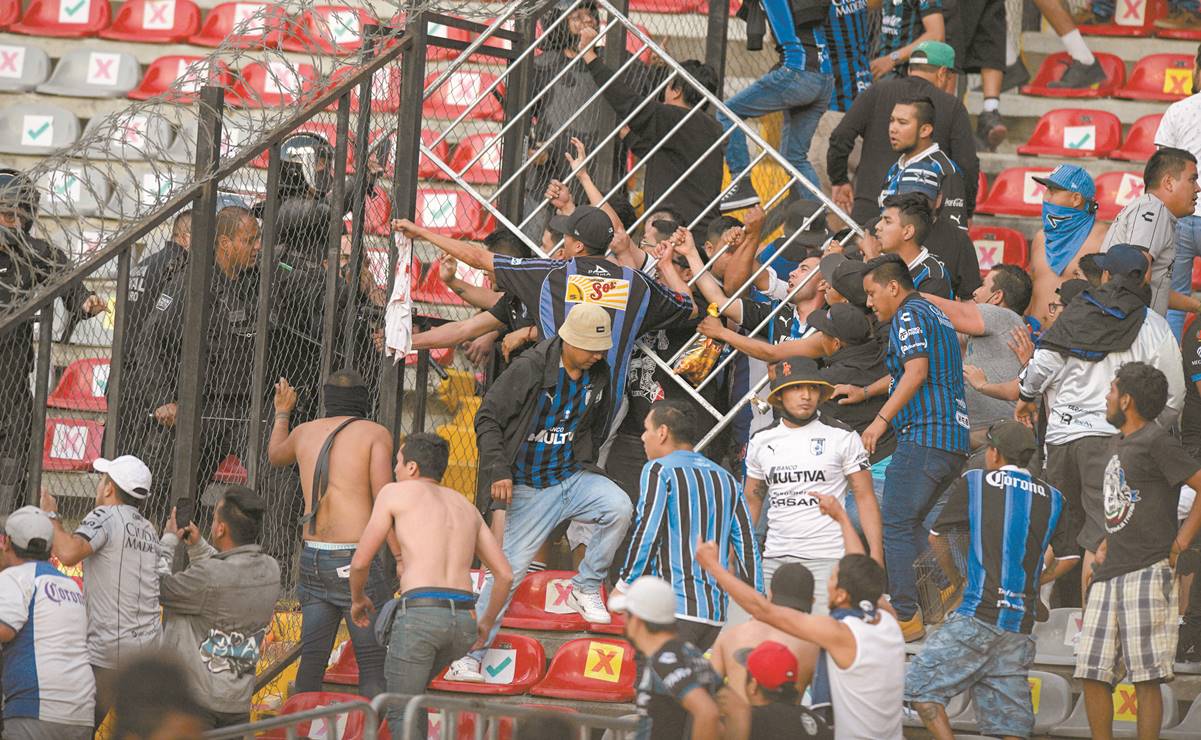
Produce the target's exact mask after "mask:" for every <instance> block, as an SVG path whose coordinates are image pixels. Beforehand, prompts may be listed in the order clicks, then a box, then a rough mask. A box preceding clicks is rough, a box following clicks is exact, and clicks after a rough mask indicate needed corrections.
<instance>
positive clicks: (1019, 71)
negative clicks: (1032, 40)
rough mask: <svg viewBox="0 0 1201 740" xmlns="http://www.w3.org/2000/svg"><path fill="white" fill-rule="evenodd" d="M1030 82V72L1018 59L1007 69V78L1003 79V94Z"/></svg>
mask: <svg viewBox="0 0 1201 740" xmlns="http://www.w3.org/2000/svg"><path fill="white" fill-rule="evenodd" d="M1029 81H1030V70H1028V69H1026V63H1025V62H1023V61H1022V60H1021V57H1019V58H1018V60H1017V61H1016V62H1014V63H1013V64H1011V65H1009V66H1008V67H1006V68H1005V76H1004V77H1002V78H1001V92H1005V91H1007V90H1013V89H1014V88H1018V87H1021V86H1022V85H1025V84H1026V83H1027V82H1029Z"/></svg>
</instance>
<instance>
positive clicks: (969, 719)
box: [951, 671, 1072, 735]
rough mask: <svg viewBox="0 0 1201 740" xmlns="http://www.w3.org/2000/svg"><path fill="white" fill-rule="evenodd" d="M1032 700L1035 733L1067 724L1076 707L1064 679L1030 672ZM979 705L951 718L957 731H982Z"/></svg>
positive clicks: (973, 704)
mask: <svg viewBox="0 0 1201 740" xmlns="http://www.w3.org/2000/svg"><path fill="white" fill-rule="evenodd" d="M1029 681H1030V700H1031V703H1032V704H1033V709H1034V734H1035V735H1042V734H1045V733H1047V732H1048V731H1050V730H1051V728H1053V727H1055V726H1056V725H1058V724H1059V723H1060V722H1063V721H1064V719H1066V718H1067V716H1068V712H1069V711H1070V710H1071V708H1072V685H1071V684H1070V683H1069V682H1068V680H1067V679H1066V678H1064V677H1063V676H1060V675H1057V674H1054V673H1047V672H1046V671H1030V674H1029ZM976 722H977V718H976V703H975V702H970V701H969V702H968V705H967V707H966V708H965V709H964V710H963V712H962V713H960V714H959V716H957V717H954V718H953V719H951V728H952V729H954V730H971V731H974V730H978V729H979V727H978V726H977V724H976Z"/></svg>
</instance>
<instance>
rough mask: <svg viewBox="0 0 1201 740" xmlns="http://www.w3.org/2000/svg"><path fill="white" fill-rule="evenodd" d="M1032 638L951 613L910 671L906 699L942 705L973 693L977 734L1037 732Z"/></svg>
mask: <svg viewBox="0 0 1201 740" xmlns="http://www.w3.org/2000/svg"><path fill="white" fill-rule="evenodd" d="M1034 651H1035V642H1034V638H1033V637H1031V636H1030V635H1023V634H1019V633H1017V632H1009V631H1007V630H1003V629H1001V628H1000V627H997V626H996V625H992V624H988V623H986V622H982V621H980V620H979V619H976V618H975V617H969V616H966V615H963V614H959V613H952V614H951V615H949V616H948V617H947V621H946V623H945V624H943V626H942V627H940V628H939V629H938V630H936V631H934V632H933V633H932V634H931V635H930V637H929V638H928V639H927V640H926V644H925V646H924V647H923V648H922V651H921V652H920V653H918V654H917V655H916V656H914V658H913V660H912V661H910V663H909V668H908V670H907V671H906V673H905V701H909V702H918V703H933V704H941V705H943V706H944V707H945V706H946V705H947V704H948V703H949V702H950V701H951V699H952V698H953V697H955V696H958V695H959V694H961V693H963V692H964V691H971V692H972V694H971V696H972V703H973V704H974V705H975V707H976V717H977V732H979V733H980V734H982V735H1012V736H1015V737H1029V736H1030V733H1031V732H1032V731H1033V730H1034V709H1033V707H1032V706H1031V700H1030V684H1029V674H1030V664H1031V663H1033V662H1034Z"/></svg>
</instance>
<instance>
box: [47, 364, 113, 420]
mask: <svg viewBox="0 0 1201 740" xmlns="http://www.w3.org/2000/svg"><path fill="white" fill-rule="evenodd" d="M108 368H109V361H108V358H107V357H102V358H91V359H86V360H75V361H74V362H72V363H71V364H70V365H67V369H66V370H64V371H63V376H62V377H61V378H59V379H58V385H57V386H55V387H54V390H53V391H51V392H50V395H49V396H48V397H47V398H46V405H47V406H50V407H52V408H56V409H75V410H79V411H100V412H104V411H108V396H106V395H105V391H106V390H107V388H108Z"/></svg>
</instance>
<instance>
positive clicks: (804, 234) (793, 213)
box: [784, 200, 830, 247]
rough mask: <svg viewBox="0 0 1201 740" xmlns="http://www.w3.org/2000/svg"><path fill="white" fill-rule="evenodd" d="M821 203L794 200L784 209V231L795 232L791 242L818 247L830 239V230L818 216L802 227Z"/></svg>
mask: <svg viewBox="0 0 1201 740" xmlns="http://www.w3.org/2000/svg"><path fill="white" fill-rule="evenodd" d="M821 208H822V204H821V203H819V202H818V201H816V200H794V201H793V202H791V203H789V204H788V207H787V208H785V209H784V231H785V233H787V234H789V235H791V234H796V237H795V238H794V239H793V240H792V243H793V244H800V245H801V246H804V247H820V246H821V245H823V244H825V243H826V242H827V241H829V239H830V230H829V229H827V228H826V219H825V218H823V217H822V216H818V217H817V218H814V219H813V220H812V221H810V222H809V228H807V229H802V228H801V227H802V226H804V225H805V220H806V219H808V218H810V217H811V216H813V214H815V213H817V212H818V211H819V210H821Z"/></svg>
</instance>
